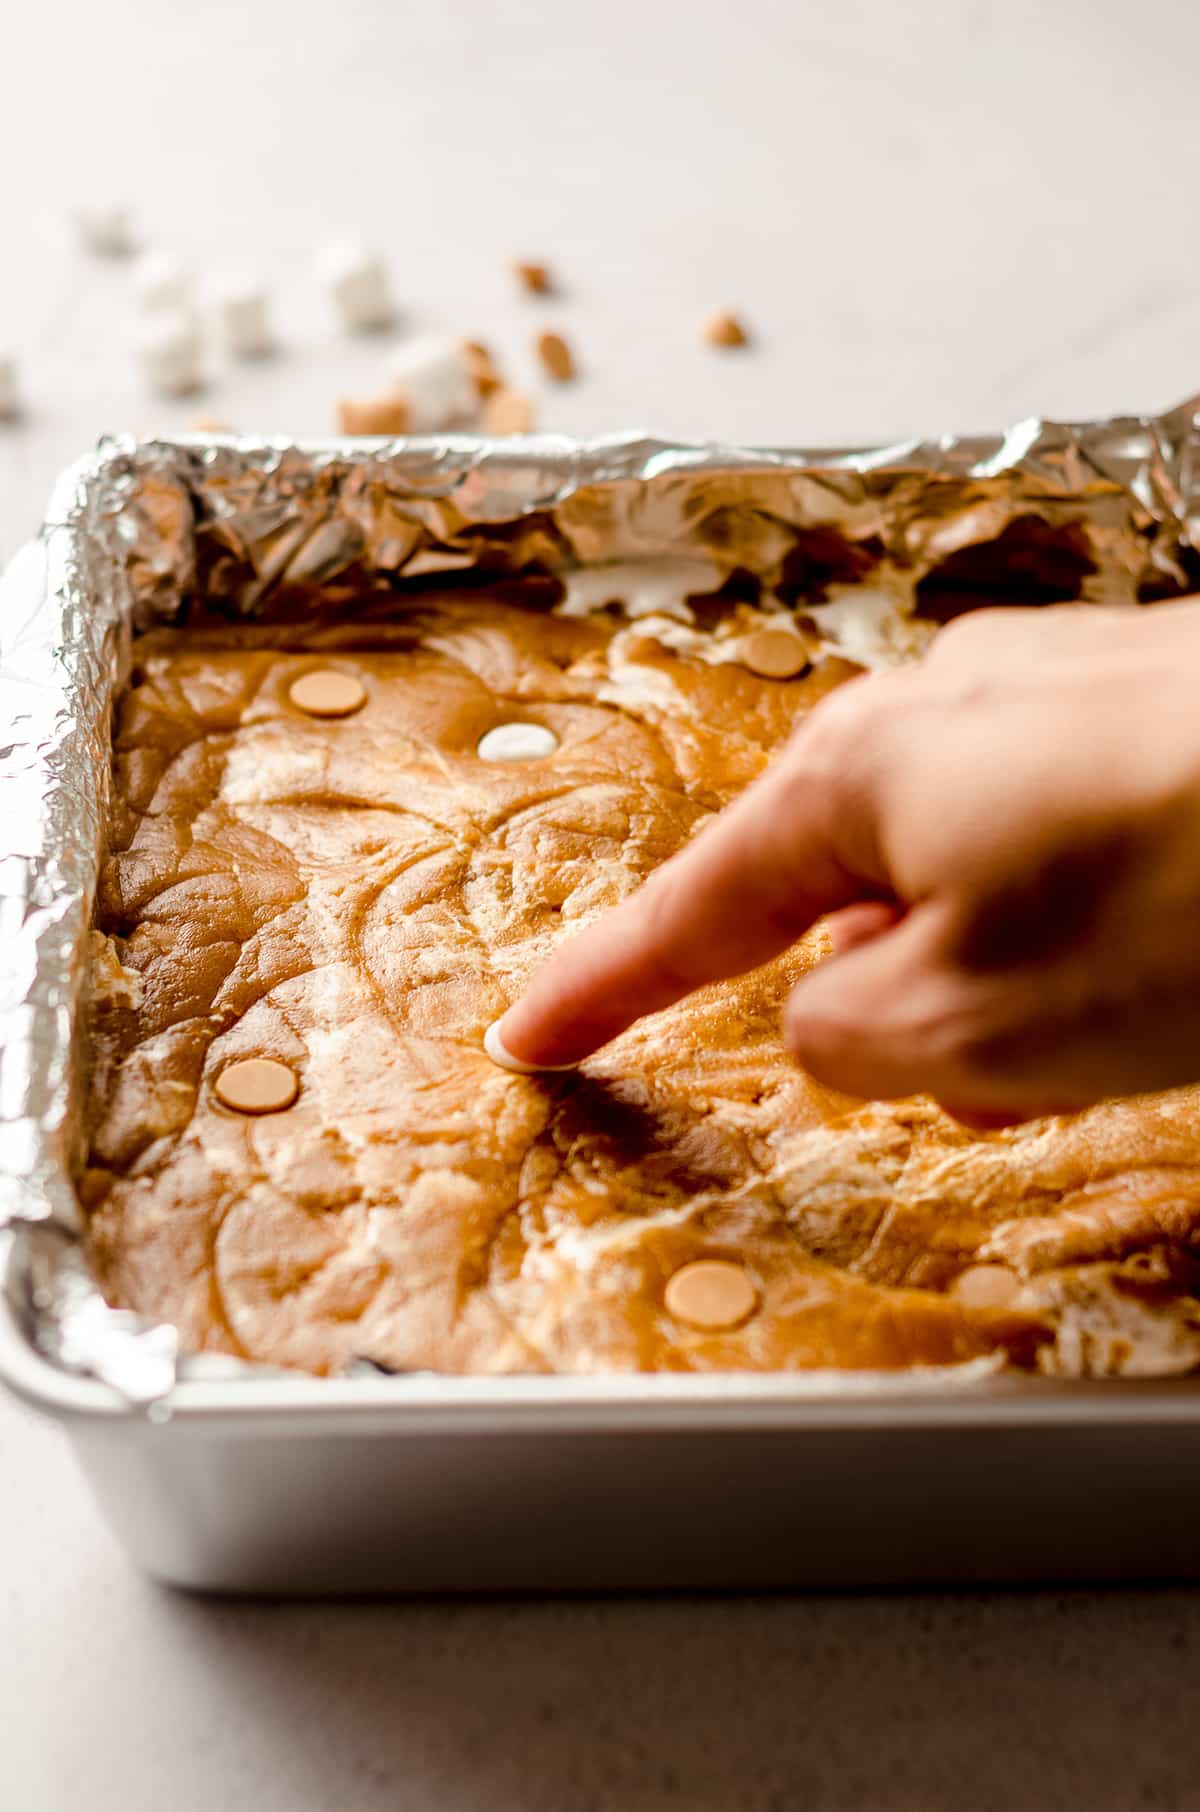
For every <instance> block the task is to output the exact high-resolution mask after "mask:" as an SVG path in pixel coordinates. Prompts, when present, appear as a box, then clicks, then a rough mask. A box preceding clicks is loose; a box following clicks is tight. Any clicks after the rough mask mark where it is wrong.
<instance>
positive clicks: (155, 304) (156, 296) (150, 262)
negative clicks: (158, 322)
mask: <svg viewBox="0 0 1200 1812" xmlns="http://www.w3.org/2000/svg"><path fill="white" fill-rule="evenodd" d="M133 282H134V288H135V290H136V293H137V299H138V304H139V306H140V307H141V308H144V309H146V310H147V311H151V310H153V309H157V308H187V307H189V306H190V304H191V300H192V277H191V272H190V271H187V270H185V269H184V267H183V265H182V264H180V262H179V260H178V259H177V258H172V257H171V255H170V253H169V252H147V253H146V255H145V257H144V258H139V259H138V261H137V264H136V265H135V266H134V271H133Z"/></svg>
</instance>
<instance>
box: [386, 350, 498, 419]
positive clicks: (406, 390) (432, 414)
mask: <svg viewBox="0 0 1200 1812" xmlns="http://www.w3.org/2000/svg"><path fill="white" fill-rule="evenodd" d="M387 375H388V389H389V391H390V392H391V394H392V395H393V396H396V397H400V398H402V399H403V401H404V402H405V403H406V404H407V406H408V432H409V433H410V434H431V433H436V432H437V431H438V430H439V429H442V428H456V427H460V426H464V425H465V424H467V423H470V422H473V421H474V420H475V417H476V415H477V414H478V412H479V391H478V389H477V387H476V384H475V379H474V377H473V376H472V374H471V365H470V360H469V357H468V355H467V354H466V353H465V352H464V351H463V347H462V342H461V341H458V340H448V339H442V338H440V337H439V336H436V335H428V336H425V337H423V338H421V339H417V340H407V341H405V342H404V344H403V345H402V346H400V347H399V348H398V349H397V350H396V352H395V353H394V354H393V356H392V360H391V363H390V365H389V367H388V373H387Z"/></svg>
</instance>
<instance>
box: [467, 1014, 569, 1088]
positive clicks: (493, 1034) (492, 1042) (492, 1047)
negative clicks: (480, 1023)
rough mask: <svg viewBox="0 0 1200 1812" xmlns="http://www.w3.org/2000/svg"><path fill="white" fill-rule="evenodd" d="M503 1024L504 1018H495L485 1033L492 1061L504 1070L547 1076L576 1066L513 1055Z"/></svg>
mask: <svg viewBox="0 0 1200 1812" xmlns="http://www.w3.org/2000/svg"><path fill="white" fill-rule="evenodd" d="M502 1024H503V1020H500V1019H497V1020H495V1021H494V1022H493V1024H492V1025H490V1026H489V1027H488V1029H487V1031H486V1032H485V1033H484V1035H483V1048H484V1050H485V1051H486V1052H487V1054H488V1056H489V1057H490V1058H491V1060H492V1062H493V1063H495V1064H498V1065H499V1066H500V1068H501V1069H502V1070H511V1071H512V1073H513V1075H514V1076H545V1075H553V1074H557V1073H558V1072H559V1071H561V1070H573V1069H575V1068H576V1065H575V1064H573V1063H523V1062H522V1061H521V1059H520V1058H519V1057H514V1056H513V1054H512V1052H511V1051H510V1050H509V1048H508V1046H507V1045H506V1044H505V1042H504V1040H503V1038H501V1036H500V1027H501V1025H502Z"/></svg>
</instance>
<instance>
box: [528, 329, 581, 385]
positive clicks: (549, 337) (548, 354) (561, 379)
mask: <svg viewBox="0 0 1200 1812" xmlns="http://www.w3.org/2000/svg"><path fill="white" fill-rule="evenodd" d="M534 344H535V346H536V349H537V355H538V358H539V359H540V360H541V361H542V368H543V370H544V371H545V372H546V375H547V377H552V378H553V379H554V381H555V383H556V384H566V383H569V382H570V380H571V379H572V378H573V377H574V376H575V355H574V353H573V352H572V351H571V348H570V347H569V346H568V345H567V342H566V341H565V340H564V339H563V337H562V335H561V334H560V333H540V334H539V335H538V337H537V339H536V341H535V342H534Z"/></svg>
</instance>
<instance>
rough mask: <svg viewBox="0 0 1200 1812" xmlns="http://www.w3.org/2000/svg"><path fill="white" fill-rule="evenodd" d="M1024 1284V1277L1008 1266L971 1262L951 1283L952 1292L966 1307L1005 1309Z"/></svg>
mask: <svg viewBox="0 0 1200 1812" xmlns="http://www.w3.org/2000/svg"><path fill="white" fill-rule="evenodd" d="M1020 1287H1021V1279H1020V1278H1019V1277H1018V1276H1017V1274H1016V1272H1015V1271H1011V1270H1010V1269H1009V1267H1008V1266H1007V1265H968V1266H967V1268H966V1270H965V1271H960V1272H959V1274H958V1276H957V1277H956V1278H955V1279H954V1282H953V1283H952V1284H951V1285H950V1290H951V1293H952V1294H953V1295H954V1296H956V1297H957V1298H958V1300H959V1302H961V1303H962V1305H963V1307H964V1308H967V1309H1006V1308H1007V1307H1008V1305H1009V1304H1010V1303H1011V1301H1012V1299H1013V1297H1014V1296H1015V1295H1016V1293H1017V1291H1018V1290H1019V1289H1020Z"/></svg>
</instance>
